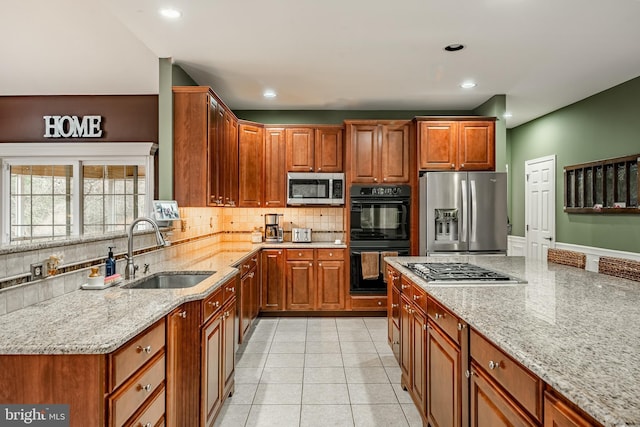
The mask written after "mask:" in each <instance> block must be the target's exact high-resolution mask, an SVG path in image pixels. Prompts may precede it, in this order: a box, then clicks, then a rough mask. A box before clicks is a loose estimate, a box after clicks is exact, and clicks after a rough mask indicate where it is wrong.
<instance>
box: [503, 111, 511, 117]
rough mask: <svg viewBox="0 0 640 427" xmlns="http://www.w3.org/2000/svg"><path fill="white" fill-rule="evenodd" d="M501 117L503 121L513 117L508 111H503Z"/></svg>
mask: <svg viewBox="0 0 640 427" xmlns="http://www.w3.org/2000/svg"><path fill="white" fill-rule="evenodd" d="M502 117H504V118H505V119H510V118H511V117H513V114H511V113H510V112H508V111H505V112H504V114H503V115H502Z"/></svg>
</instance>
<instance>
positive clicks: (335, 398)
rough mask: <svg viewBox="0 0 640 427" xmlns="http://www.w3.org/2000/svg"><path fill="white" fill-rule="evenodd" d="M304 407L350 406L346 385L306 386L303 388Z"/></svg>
mask: <svg viewBox="0 0 640 427" xmlns="http://www.w3.org/2000/svg"><path fill="white" fill-rule="evenodd" d="M302 404H303V405H343V404H344V405H348V404H349V392H348V390H347V385H346V384H305V385H304V387H303V388H302Z"/></svg>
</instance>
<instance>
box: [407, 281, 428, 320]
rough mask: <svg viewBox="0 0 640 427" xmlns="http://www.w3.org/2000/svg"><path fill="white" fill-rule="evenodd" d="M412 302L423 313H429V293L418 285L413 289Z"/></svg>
mask: <svg viewBox="0 0 640 427" xmlns="http://www.w3.org/2000/svg"><path fill="white" fill-rule="evenodd" d="M411 301H413V303H414V304H415V306H416V307H418V308H419V309H420V310H422V312H423V313H425V314H426V313H427V293H426V292H425V290H424V289H422V288H421V287H419V286H417V285H413V286H412V287H411Z"/></svg>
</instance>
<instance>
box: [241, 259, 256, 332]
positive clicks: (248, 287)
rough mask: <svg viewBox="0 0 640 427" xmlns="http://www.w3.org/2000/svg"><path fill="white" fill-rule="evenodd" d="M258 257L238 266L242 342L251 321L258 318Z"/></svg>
mask: <svg viewBox="0 0 640 427" xmlns="http://www.w3.org/2000/svg"><path fill="white" fill-rule="evenodd" d="M259 264H260V263H259V255H258V254H256V255H253V256H251V257H250V258H248V259H246V260H244V261H242V263H241V265H240V270H241V275H240V303H239V304H240V307H239V308H240V310H239V315H238V316H239V318H238V320H239V323H240V339H239V342H240V343H242V342H243V341H244V337H245V336H246V335H247V334H248V333H249V329H250V328H251V325H252V324H253V321H254V320H255V318H256V317H257V316H258V312H259V311H260V309H259V301H258V300H259V298H260V288H259V286H260V265H259Z"/></svg>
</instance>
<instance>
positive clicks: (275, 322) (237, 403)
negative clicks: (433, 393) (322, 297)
mask: <svg viewBox="0 0 640 427" xmlns="http://www.w3.org/2000/svg"><path fill="white" fill-rule="evenodd" d="M235 381H236V385H235V393H234V395H233V396H231V397H230V398H228V399H227V401H226V402H225V405H224V406H223V407H222V410H221V412H220V415H219V416H218V419H217V421H216V426H228V427H240V426H245V427H267V426H278V427H289V426H295V427H313V426H322V427H327V426H337V427H348V426H355V427H361V426H362V427H376V426H381V427H382V426H384V427H390V426H412V427H413V426H416V427H418V426H422V420H421V418H420V414H419V413H418V411H417V410H416V408H415V406H414V404H413V402H412V401H411V398H410V397H409V394H408V393H407V392H406V391H404V390H402V388H401V387H400V367H399V366H398V363H397V362H396V360H395V358H394V357H393V354H392V353H391V349H390V347H389V345H388V344H387V319H386V317H338V318H316V317H309V318H259V319H258V320H257V324H256V325H255V327H254V328H253V330H252V332H251V333H250V335H249V339H248V340H246V341H245V342H244V343H243V344H242V345H241V346H240V348H239V349H238V354H237V360H236V374H235Z"/></svg>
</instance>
